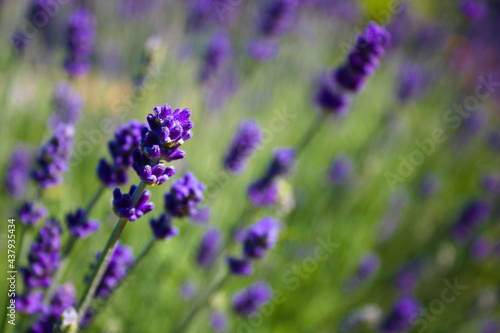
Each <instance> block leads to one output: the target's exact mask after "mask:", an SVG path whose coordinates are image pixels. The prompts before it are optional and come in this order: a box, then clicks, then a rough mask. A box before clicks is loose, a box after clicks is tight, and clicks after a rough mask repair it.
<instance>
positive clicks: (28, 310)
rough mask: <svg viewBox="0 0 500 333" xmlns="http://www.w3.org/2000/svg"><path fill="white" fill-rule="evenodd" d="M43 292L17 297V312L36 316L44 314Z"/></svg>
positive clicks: (38, 291) (33, 292)
mask: <svg viewBox="0 0 500 333" xmlns="http://www.w3.org/2000/svg"><path fill="white" fill-rule="evenodd" d="M43 308H44V306H43V292H42V291H40V290H37V291H32V292H28V293H24V295H22V296H19V295H16V310H17V311H19V312H21V313H25V314H27V315H34V314H37V313H40V312H42V310H43Z"/></svg>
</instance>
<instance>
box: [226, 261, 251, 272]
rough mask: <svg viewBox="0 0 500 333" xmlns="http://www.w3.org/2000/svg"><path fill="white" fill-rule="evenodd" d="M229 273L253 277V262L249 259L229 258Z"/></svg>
mask: <svg viewBox="0 0 500 333" xmlns="http://www.w3.org/2000/svg"><path fill="white" fill-rule="evenodd" d="M227 265H228V267H229V271H230V272H231V273H232V274H234V275H251V274H252V273H253V265H252V261H251V260H250V259H247V258H243V259H237V258H232V257H229V258H227Z"/></svg>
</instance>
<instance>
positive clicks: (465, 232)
mask: <svg viewBox="0 0 500 333" xmlns="http://www.w3.org/2000/svg"><path fill="white" fill-rule="evenodd" d="M491 211H492V207H491V204H490V203H489V202H488V201H485V200H475V201H472V202H470V203H469V204H467V205H466V206H465V207H464V209H463V211H462V213H461V215H460V217H459V219H458V221H457V222H456V223H455V225H454V227H453V230H452V233H453V238H454V239H455V240H456V241H457V242H459V243H463V242H465V241H467V240H468V239H470V237H471V236H472V234H473V232H474V231H475V230H476V229H477V228H478V227H479V226H481V225H482V224H483V223H485V222H486V220H487V219H488V218H489V217H490V214H491Z"/></svg>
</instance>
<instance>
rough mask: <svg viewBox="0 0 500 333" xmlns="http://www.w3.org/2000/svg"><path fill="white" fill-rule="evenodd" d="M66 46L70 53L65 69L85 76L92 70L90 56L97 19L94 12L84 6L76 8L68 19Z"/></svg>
mask: <svg viewBox="0 0 500 333" xmlns="http://www.w3.org/2000/svg"><path fill="white" fill-rule="evenodd" d="M67 34H68V35H67V40H66V47H67V49H68V55H67V57H66V59H65V60H64V69H65V70H66V72H67V73H68V74H69V75H70V76H74V77H77V76H83V75H85V74H87V73H88V72H89V71H90V68H91V66H92V65H91V62H90V59H89V58H90V56H91V55H92V53H93V52H94V43H95V39H96V20H95V17H94V14H92V12H91V11H90V10H88V9H87V8H84V7H80V8H78V9H76V10H75V11H74V12H73V13H72V14H71V16H70V18H69V20H68V32H67Z"/></svg>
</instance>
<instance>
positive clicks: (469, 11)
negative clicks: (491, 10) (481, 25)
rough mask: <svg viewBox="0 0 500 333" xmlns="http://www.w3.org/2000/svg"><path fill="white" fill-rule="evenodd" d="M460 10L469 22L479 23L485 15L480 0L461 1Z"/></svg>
mask: <svg viewBox="0 0 500 333" xmlns="http://www.w3.org/2000/svg"><path fill="white" fill-rule="evenodd" d="M460 10H461V11H462V13H463V14H464V15H465V17H467V19H469V20H471V21H479V20H481V19H482V18H483V17H484V16H485V15H486V13H487V7H486V4H484V3H483V2H482V1H480V0H462V1H461V2H460Z"/></svg>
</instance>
